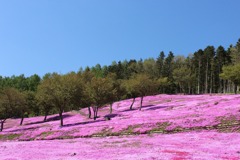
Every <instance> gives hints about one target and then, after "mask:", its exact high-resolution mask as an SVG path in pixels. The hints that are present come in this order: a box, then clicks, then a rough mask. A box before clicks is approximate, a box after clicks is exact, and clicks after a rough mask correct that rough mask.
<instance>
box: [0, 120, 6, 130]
mask: <svg viewBox="0 0 240 160" xmlns="http://www.w3.org/2000/svg"><path fill="white" fill-rule="evenodd" d="M5 121H6V119H4V120H1V128H0V132H2V131H3V124H4V122H5Z"/></svg>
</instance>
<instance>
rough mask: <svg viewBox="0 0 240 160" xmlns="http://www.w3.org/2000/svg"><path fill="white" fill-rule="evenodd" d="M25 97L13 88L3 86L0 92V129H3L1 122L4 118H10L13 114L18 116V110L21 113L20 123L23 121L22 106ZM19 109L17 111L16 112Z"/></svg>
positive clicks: (23, 105) (2, 122)
mask: <svg viewBox="0 0 240 160" xmlns="http://www.w3.org/2000/svg"><path fill="white" fill-rule="evenodd" d="M25 104H26V103H25V99H24V96H23V94H21V93H20V92H19V91H18V90H17V89H15V88H4V89H3V90H1V92H0V122H1V128H0V131H2V130H3V124H4V122H5V121H6V119H8V118H11V117H13V116H18V115H19V112H20V114H21V117H22V118H21V123H20V124H22V122H23V118H24V117H23V115H24V113H23V112H24V109H25V108H24V107H25ZM18 111H19V112H18Z"/></svg>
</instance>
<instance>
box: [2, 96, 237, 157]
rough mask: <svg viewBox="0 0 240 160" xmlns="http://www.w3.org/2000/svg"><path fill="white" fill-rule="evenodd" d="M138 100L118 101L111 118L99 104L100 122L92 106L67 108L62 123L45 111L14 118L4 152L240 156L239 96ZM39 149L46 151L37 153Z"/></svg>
mask: <svg viewBox="0 0 240 160" xmlns="http://www.w3.org/2000/svg"><path fill="white" fill-rule="evenodd" d="M139 101H140V99H139V98H138V99H137V100H136V103H135V104H134V106H133V108H134V110H129V106H130V104H131V102H132V100H131V99H129V100H124V101H120V102H116V103H114V105H113V114H112V115H110V116H111V120H105V118H104V116H105V115H107V114H108V112H109V107H107V106H106V107H103V108H101V109H100V111H99V116H100V117H99V118H98V119H97V120H96V121H94V120H93V119H88V118H87V109H82V110H80V111H78V112H77V111H73V112H67V113H65V114H64V126H63V127H59V120H58V115H52V116H49V117H48V121H47V122H42V121H43V118H44V117H43V116H40V117H33V118H26V119H25V120H24V123H23V126H19V122H20V120H19V119H9V120H7V121H6V123H5V127H4V130H3V132H1V133H0V140H1V143H0V151H1V152H0V156H1V157H4V158H6V159H7V158H13V157H12V156H13V155H15V157H18V158H17V159H29V158H30V159H34V158H31V156H33V155H35V156H36V157H35V159H38V158H37V157H38V156H39V159H49V158H48V157H49V156H50V157H52V158H51V159H61V158H67V157H68V158H69V157H71V159H74V158H75V159H96V157H98V158H99V159H106V158H109V159H193V158H195V159H209V158H210V159H239V158H240V145H239V143H238V142H239V141H240V95H156V96H148V97H145V98H144V101H143V108H142V111H139V110H138V106H139V103H140V102H139ZM97 137H98V138H97ZM59 139H64V140H59ZM9 140H10V141H9ZM38 140H42V141H38ZM46 140H52V141H46ZM18 141H30V142H18ZM20 146H21V149H20V150H18V148H19V147H20ZM226 146H228V147H226ZM39 147H40V148H39ZM10 148H12V149H10ZM30 148H31V149H30ZM33 148H38V150H35V149H33ZM29 150H30V151H29ZM48 150H52V151H51V152H48ZM31 151H32V152H31ZM116 151H117V152H116ZM26 152H31V154H29V155H26ZM37 152H40V153H41V154H39V155H38V156H37V155H36V153H37ZM34 153H35V154H34ZM27 156H30V157H29V158H28V157H27ZM161 157H162V158H161Z"/></svg>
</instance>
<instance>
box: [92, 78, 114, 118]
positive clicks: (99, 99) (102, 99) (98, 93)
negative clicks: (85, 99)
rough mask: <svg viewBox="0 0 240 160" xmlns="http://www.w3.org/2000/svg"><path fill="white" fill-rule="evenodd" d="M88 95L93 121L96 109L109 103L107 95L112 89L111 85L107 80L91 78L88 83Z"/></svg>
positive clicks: (95, 116)
mask: <svg viewBox="0 0 240 160" xmlns="http://www.w3.org/2000/svg"><path fill="white" fill-rule="evenodd" d="M88 89H89V91H88V92H89V94H90V99H91V102H93V105H94V106H92V108H93V113H94V116H93V117H94V120H96V119H97V113H98V109H99V108H100V107H102V106H104V105H105V104H107V103H109V99H108V95H109V94H111V93H110V91H111V90H112V89H113V84H112V83H111V82H109V79H107V78H101V77H93V78H92V80H91V82H90V87H89V88H88Z"/></svg>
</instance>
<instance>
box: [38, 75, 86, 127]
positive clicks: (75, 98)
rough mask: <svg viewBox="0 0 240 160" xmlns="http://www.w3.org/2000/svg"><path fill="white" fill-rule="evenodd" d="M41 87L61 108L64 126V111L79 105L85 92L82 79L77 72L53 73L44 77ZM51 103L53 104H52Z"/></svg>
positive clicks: (55, 104)
mask: <svg viewBox="0 0 240 160" xmlns="http://www.w3.org/2000/svg"><path fill="white" fill-rule="evenodd" d="M39 88H41V90H44V91H43V92H44V93H46V94H47V95H48V96H49V99H51V100H52V104H53V105H54V106H55V107H56V108H57V109H58V110H59V117H60V126H63V115H62V114H63V112H64V111H65V110H68V109H69V107H70V106H74V107H76V108H77V107H79V105H80V104H81V103H80V102H81V101H80V100H81V96H82V94H83V85H82V81H81V79H80V78H79V77H78V75H77V74H75V73H70V74H66V75H59V74H57V73H53V74H51V75H49V76H48V77H47V78H45V79H43V81H42V83H41V84H40V86H39ZM52 104H51V105H52Z"/></svg>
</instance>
